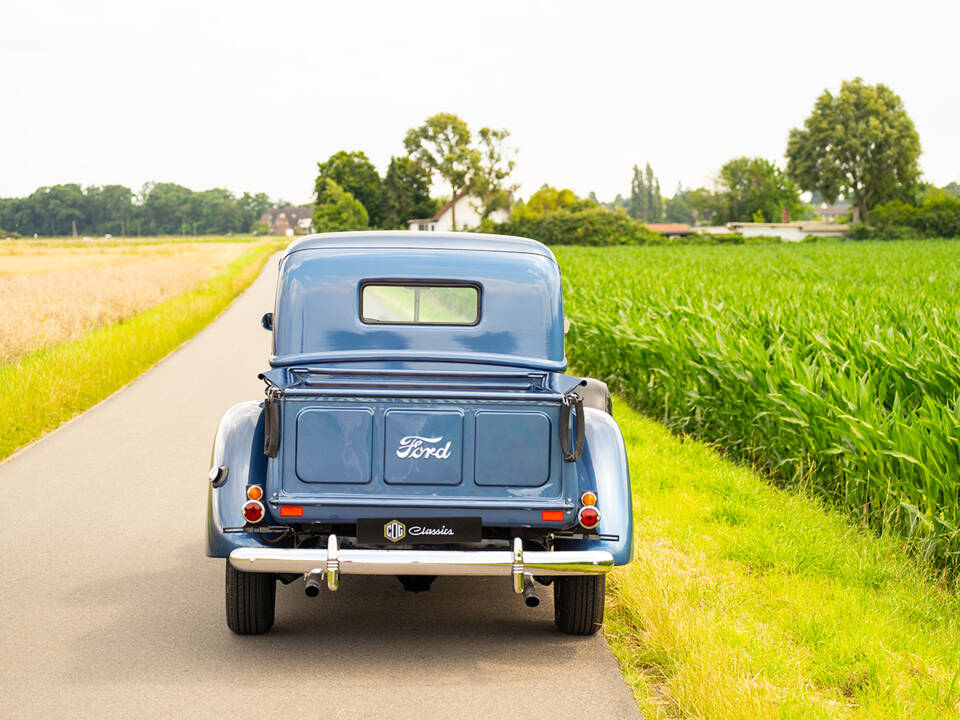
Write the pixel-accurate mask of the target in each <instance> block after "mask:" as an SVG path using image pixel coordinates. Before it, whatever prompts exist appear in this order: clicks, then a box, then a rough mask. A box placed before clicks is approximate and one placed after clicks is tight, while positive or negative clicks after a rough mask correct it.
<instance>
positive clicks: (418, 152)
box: [313, 113, 516, 232]
mask: <svg viewBox="0 0 960 720" xmlns="http://www.w3.org/2000/svg"><path fill="white" fill-rule="evenodd" d="M509 137H510V132H509V131H508V130H505V129H502V128H500V129H494V128H489V127H482V128H480V130H478V131H477V133H476V134H474V133H473V132H471V130H470V128H469V126H468V125H467V123H466V122H465V121H464V120H462V119H461V118H459V117H458V116H457V115H454V114H453V113H438V114H436V115H433V116H431V117H429V118H427V120H426V121H425V122H424V123H423V125H420V126H418V127H415V128H411V129H410V130H408V131H407V133H406V135H405V136H404V140H403V146H404V149H405V150H406V154H405V155H396V156H393V157H391V158H390V164H389V165H388V167H387V172H386V174H385V175H384V176H383V177H381V176H380V174H379V173H378V172H377V168H376V167H375V166H374V164H373V163H372V162H371V161H370V159H369V158H368V157H367V155H366V154H365V153H364V152H363V151H362V150H354V151H349V152H348V151H346V150H341V151H339V152H337V153H334V154H333V155H331V156H330V157H329V158H328V159H327V160H325V161H323V162H318V163H317V179H316V182H315V184H314V198H315V203H314V214H313V226H314V230H316V231H317V232H331V231H336V230H364V229H367V228H385V229H396V228H405V227H406V223H407V221H409V220H412V219H415V218H427V217H432V216H433V215H434V214H435V213H436V212H437V210H438V209H439V208H440V200H438V199H436V198H433V197H431V195H430V188H431V185H432V183H433V182H434V181H436V182H440V183H443V184H444V185H445V186H446V187H449V188H450V197H451V198H455V197H457V196H458V195H459V194H460V193H461V192H468V193H469V194H470V196H471V197H472V198H473V200H474V202H475V203H477V205H478V212H479V214H480V217H481V219H484V220H485V219H486V218H488V217H489V216H490V215H491V214H492V213H493V212H495V211H496V210H498V209H500V208H506V207H509V205H510V201H511V193H512V192H513V191H514V190H515V189H516V186H514V185H511V184H510V182H509V178H510V174H511V173H512V172H513V168H514V163H515V161H514V159H513V156H514V155H515V151H514V150H513V149H512V148H510V147H509V145H508V138H509ZM452 219H453V224H454V227H456V222H457V219H456V207H455V206H454V208H453V218H452Z"/></svg>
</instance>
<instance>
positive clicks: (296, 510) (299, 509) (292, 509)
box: [280, 505, 303, 517]
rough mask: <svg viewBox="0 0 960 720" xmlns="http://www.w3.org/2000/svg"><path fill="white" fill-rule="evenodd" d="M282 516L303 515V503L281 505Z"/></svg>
mask: <svg viewBox="0 0 960 720" xmlns="http://www.w3.org/2000/svg"><path fill="white" fill-rule="evenodd" d="M280 516H281V517H303V505H282V506H281V507H280Z"/></svg>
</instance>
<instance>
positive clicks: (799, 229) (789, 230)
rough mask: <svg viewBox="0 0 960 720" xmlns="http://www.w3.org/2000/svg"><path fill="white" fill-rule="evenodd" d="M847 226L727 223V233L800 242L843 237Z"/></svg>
mask: <svg viewBox="0 0 960 720" xmlns="http://www.w3.org/2000/svg"><path fill="white" fill-rule="evenodd" d="M849 229H850V226H849V225H844V224H842V223H836V222H815V221H803V222H790V223H754V222H749V223H748V222H732V223H727V232H731V233H738V234H740V235H743V236H744V237H745V238H746V237H757V236H760V235H776V236H778V237H779V238H780V239H781V240H783V241H785V242H800V241H801V240H806V239H807V238H808V237H810V236H811V235H816V236H818V237H844V236H845V235H846V234H847V231H848V230H849Z"/></svg>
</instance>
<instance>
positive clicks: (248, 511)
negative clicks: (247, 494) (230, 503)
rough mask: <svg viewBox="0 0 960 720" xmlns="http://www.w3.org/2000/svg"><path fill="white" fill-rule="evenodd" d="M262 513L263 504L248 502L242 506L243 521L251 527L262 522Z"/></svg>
mask: <svg viewBox="0 0 960 720" xmlns="http://www.w3.org/2000/svg"><path fill="white" fill-rule="evenodd" d="M264 513H265V510H264V508H263V504H262V503H260V502H258V501H257V500H250V501H249V502H247V503H245V504H244V506H243V519H244V520H246V521H247V522H248V523H250V524H251V525H253V524H256V523H258V522H260V521H261V520H263V516H264Z"/></svg>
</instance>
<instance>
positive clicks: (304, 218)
mask: <svg viewBox="0 0 960 720" xmlns="http://www.w3.org/2000/svg"><path fill="white" fill-rule="evenodd" d="M260 222H262V223H266V224H267V226H268V227H269V228H270V234H271V235H288V236H289V235H305V234H306V233H308V232H310V225H311V223H312V222H313V206H311V205H301V206H300V207H285V208H271V209H269V210H267V211H266V212H265V213H263V215H261V216H260Z"/></svg>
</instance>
